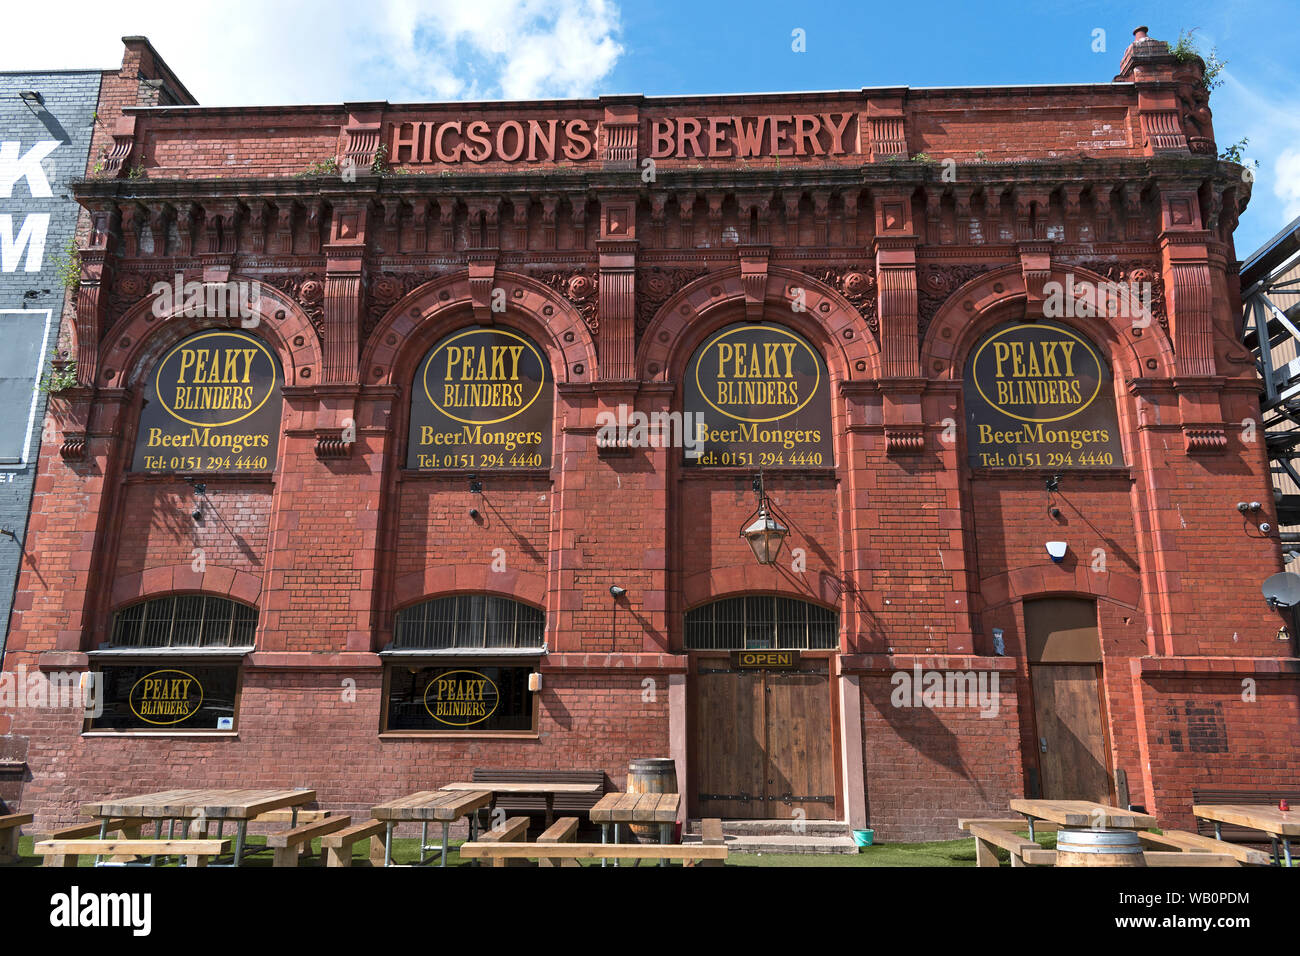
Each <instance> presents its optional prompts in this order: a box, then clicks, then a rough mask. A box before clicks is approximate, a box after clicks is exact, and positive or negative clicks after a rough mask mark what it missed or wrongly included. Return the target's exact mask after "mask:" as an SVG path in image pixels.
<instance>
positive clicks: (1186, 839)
mask: <svg viewBox="0 0 1300 956" xmlns="http://www.w3.org/2000/svg"><path fill="white" fill-rule="evenodd" d="M1138 837H1139V839H1141V840H1142V842H1143V843H1144V844H1146V845H1147V846H1153V847H1159V848H1161V849H1162V850H1163V849H1173V850H1177V851H1182V852H1185V853H1226V854H1227V855H1228V856H1230V857H1232V858H1233V859H1234V860H1236V861H1237V862H1238V863H1240V864H1244V865H1246V866H1269V865H1271V864H1272V862H1273V858H1272V857H1271V856H1269V855H1268V854H1267V853H1265V852H1264V851H1263V850H1255V849H1252V848H1251V847H1248V846H1242V845H1241V844H1238V843H1227V842H1225V841H1223V840H1216V839H1214V837H1207V836H1201V835H1200V834H1199V833H1189V832H1188V831H1186V830H1166V831H1165V832H1164V833H1145V832H1144V833H1139V834H1138Z"/></svg>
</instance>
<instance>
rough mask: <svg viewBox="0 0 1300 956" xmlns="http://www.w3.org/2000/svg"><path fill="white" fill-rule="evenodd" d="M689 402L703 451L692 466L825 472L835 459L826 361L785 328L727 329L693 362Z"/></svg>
mask: <svg viewBox="0 0 1300 956" xmlns="http://www.w3.org/2000/svg"><path fill="white" fill-rule="evenodd" d="M684 400H685V402H684V404H685V411H686V413H687V421H688V423H689V424H690V432H691V434H693V435H695V436H696V437H697V438H698V439H700V440H699V442H698V447H696V448H689V447H688V449H687V455H686V463H687V464H688V465H720V466H742V467H750V466H756V467H766V468H772V467H791V466H793V467H810V466H811V467H818V466H830V465H833V464H834V463H835V462H834V451H833V448H832V445H831V427H830V426H831V405H830V386H829V382H828V375H827V371H826V362H825V360H824V359H823V358H822V356H821V354H820V353H818V351H817V350H816V349H814V348H813V347H812V346H811V345H810V344H809V343H808V342H807V341H806V340H805V339H804V338H803V337H802V336H800V335H798V334H797V333H795V332H792V331H791V330H789V329H786V328H783V327H782V326H779V325H766V324H765V325H757V324H741V325H732V326H728V327H727V328H724V329H720V330H719V331H717V332H715V333H714V334H713V335H711V336H710V337H709V338H708V339H707V340H706V341H705V342H704V344H703V345H702V346H700V348H699V349H698V350H697V351H696V353H695V354H694V355H693V356H692V357H691V360H690V363H689V365H688V366H687V370H686V382H685V384H684Z"/></svg>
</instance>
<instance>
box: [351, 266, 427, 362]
mask: <svg viewBox="0 0 1300 956" xmlns="http://www.w3.org/2000/svg"><path fill="white" fill-rule="evenodd" d="M433 278H434V277H433V276H432V275H428V274H426V273H423V272H379V273H371V274H369V275H368V276H366V308H365V312H364V313H363V314H362V318H361V344H362V345H364V344H365V342H366V340H367V339H369V338H370V333H371V332H373V331H374V329H375V326H376V325H378V324H379V322H380V320H381V319H382V318H383V317H384V315H385V314H387V312H388V310H389V309H391V308H392V307H393V303H395V302H397V301H399V300H400V299H402V298H403V297H404V296H406V295H409V294H410V293H411V292H412V291H414V290H415V289H418V288H419V287H420V286H422V285H424V284H425V283H426V282H428V281H430V280H431V279H433Z"/></svg>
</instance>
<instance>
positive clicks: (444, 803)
mask: <svg viewBox="0 0 1300 956" xmlns="http://www.w3.org/2000/svg"><path fill="white" fill-rule="evenodd" d="M491 803H492V793H491V792H490V791H488V790H474V789H470V790H452V789H448V788H445V787H444V788H443V789H442V790H421V791H420V792H418V793H413V794H410V795H409V796H405V797H398V798H397V799H396V800H390V801H389V802H388V803H381V804H380V805H379V806H377V807H375V808H374V809H373V810H371V811H370V812H371V814H372V815H373V816H374V818H375V819H376V820H382V821H384V866H392V865H393V829H394V828H395V827H396V826H397V824H399V823H414V822H418V823H419V824H420V863H422V864H423V863H425V862H426V860H425V851H426V850H429V849H435V847H432V846H430V845H429V824H430V823H431V822H432V823H441V824H442V856H441V858H440V859H441V862H440V863H439V864H438V865H439V866H446V865H447V843H448V838H449V836H450V830H451V824H452V823H453V822H454V821H456V820H459V819H460V818H461V817H469V836H470V839H471V840H472V839H474V833H475V831H476V829H477V825H478V816H477V814H478V811H479V810H481V809H482V808H483V807H486V806H488V805H489V804H491Z"/></svg>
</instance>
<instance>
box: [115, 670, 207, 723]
mask: <svg viewBox="0 0 1300 956" xmlns="http://www.w3.org/2000/svg"><path fill="white" fill-rule="evenodd" d="M129 700H130V703H131V712H132V713H134V714H135V715H136V716H137V717H139V718H140V719H141V720H143V721H144V722H145V723H149V724H156V725H158V726H160V727H161V726H167V725H169V724H179V723H181V722H183V721H186V720H189V719H190V718H191V717H193V716H194V715H195V714H196V713H198V710H199V708H200V707H202V706H203V685H202V684H201V683H200V682H199V679H198V678H197V677H195V676H194V675H193V674H189V673H186V672H185V671H179V670H170V669H169V670H158V671H152V672H151V673H148V674H145V675H144V676H143V677H141V678H140V679H139V680H138V681H136V682H135V684H133V685H132V687H131V693H130V695H129Z"/></svg>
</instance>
